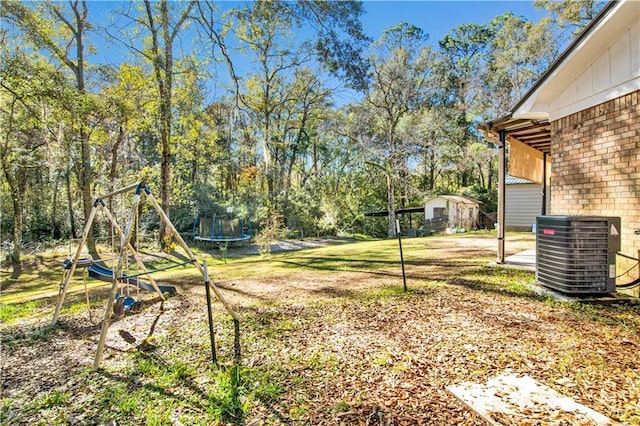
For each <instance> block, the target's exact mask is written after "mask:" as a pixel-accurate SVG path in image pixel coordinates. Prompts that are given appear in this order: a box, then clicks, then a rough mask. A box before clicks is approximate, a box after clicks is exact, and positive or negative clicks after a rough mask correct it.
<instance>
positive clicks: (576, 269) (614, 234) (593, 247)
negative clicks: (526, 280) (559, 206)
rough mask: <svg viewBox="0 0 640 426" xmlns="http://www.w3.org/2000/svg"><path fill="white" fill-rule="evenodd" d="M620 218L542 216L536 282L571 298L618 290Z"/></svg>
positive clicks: (538, 231) (538, 229)
mask: <svg viewBox="0 0 640 426" xmlns="http://www.w3.org/2000/svg"><path fill="white" fill-rule="evenodd" d="M618 251H620V218H619V217H599V216H538V217H537V220H536V279H537V281H538V282H539V283H540V284H542V285H543V286H545V287H549V288H551V289H554V290H557V291H560V292H562V293H567V294H602V293H611V292H615V290H616V252H618Z"/></svg>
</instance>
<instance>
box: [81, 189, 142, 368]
mask: <svg viewBox="0 0 640 426" xmlns="http://www.w3.org/2000/svg"><path fill="white" fill-rule="evenodd" d="M140 190H141V185H138V188H137V189H136V195H135V196H134V197H133V205H132V206H131V213H130V214H129V221H128V222H127V226H126V228H125V232H124V237H123V238H122V241H121V242H120V256H119V257H118V264H117V266H116V269H115V271H113V281H112V283H111V291H110V292H109V296H108V298H107V308H106V309H105V311H104V319H103V320H102V329H101V330H100V340H98V349H96V358H95V360H94V362H93V367H94V368H96V369H97V368H100V362H101V361H102V353H103V352H104V344H105V340H106V339H107V331H108V330H109V325H110V324H111V314H112V313H113V303H114V299H115V297H116V291H117V290H118V284H119V281H118V277H119V276H120V274H122V268H123V266H124V256H126V255H127V242H128V241H129V238H131V228H133V218H134V215H135V211H136V209H137V208H138V203H139V202H140Z"/></svg>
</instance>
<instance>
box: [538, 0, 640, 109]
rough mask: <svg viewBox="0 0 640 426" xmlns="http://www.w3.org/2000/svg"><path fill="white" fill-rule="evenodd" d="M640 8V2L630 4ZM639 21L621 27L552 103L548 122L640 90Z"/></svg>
mask: <svg viewBox="0 0 640 426" xmlns="http://www.w3.org/2000/svg"><path fill="white" fill-rule="evenodd" d="M633 4H634V7H635V8H636V10H635V13H637V9H638V8H640V1H634V2H633ZM639 33H640V21H638V20H635V21H634V22H632V23H631V24H630V25H629V26H627V27H626V28H621V29H620V31H619V32H618V34H617V35H616V36H615V37H614V38H613V39H612V40H611V42H610V44H609V45H608V46H604V49H602V51H601V53H600V55H598V56H597V57H596V58H594V59H593V60H592V62H591V63H590V64H589V65H588V66H587V67H586V68H584V69H583V70H582V71H580V73H578V74H576V75H575V78H574V79H573V81H570V82H567V83H566V85H565V88H564V90H561V91H560V93H558V94H557V95H556V97H555V99H553V100H551V105H550V107H551V108H550V111H549V120H550V121H553V120H556V119H558V118H560V117H564V116H566V115H569V114H572V113H574V112H577V111H580V110H583V109H586V108H589V107H591V106H593V105H597V104H600V103H602V102H605V101H607V100H610V99H614V98H616V97H619V96H620V95H621V94H624V93H630V92H632V91H634V90H637V89H638V88H639V87H640V79H639V77H640V64H639V62H640V60H639V56H640V53H639V51H640V48H639V45H640V42H639V40H640V38H639Z"/></svg>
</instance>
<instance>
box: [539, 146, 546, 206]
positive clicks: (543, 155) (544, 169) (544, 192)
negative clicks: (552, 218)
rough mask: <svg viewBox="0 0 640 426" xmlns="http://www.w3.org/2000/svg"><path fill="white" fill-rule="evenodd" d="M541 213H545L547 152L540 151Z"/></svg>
mask: <svg viewBox="0 0 640 426" xmlns="http://www.w3.org/2000/svg"><path fill="white" fill-rule="evenodd" d="M540 212H541V213H542V214H543V215H546V214H547V153H546V152H543V153H542V209H541V210H540Z"/></svg>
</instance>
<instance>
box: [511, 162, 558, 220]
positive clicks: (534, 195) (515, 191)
mask: <svg viewBox="0 0 640 426" xmlns="http://www.w3.org/2000/svg"><path fill="white" fill-rule="evenodd" d="M545 189H546V191H547V196H546V197H543V196H542V191H543V185H542V184H540V183H536V182H532V181H530V180H527V179H522V178H517V177H515V176H511V175H507V176H506V178H505V191H506V201H507V202H506V205H505V212H504V213H505V218H504V221H505V226H506V229H507V231H531V230H532V229H533V225H534V224H535V223H536V217H537V216H538V215H541V214H547V212H548V211H550V210H551V199H550V197H549V193H548V192H549V188H548V187H547V188H545Z"/></svg>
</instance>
